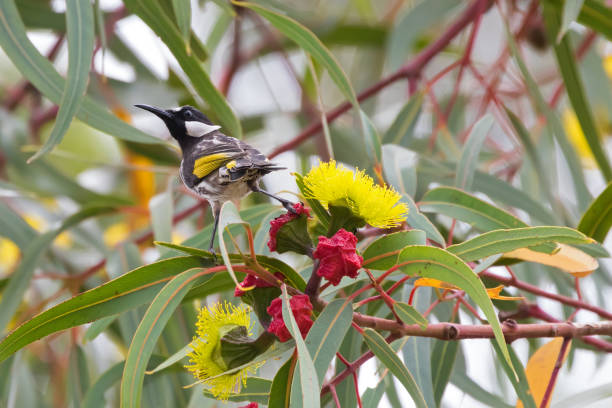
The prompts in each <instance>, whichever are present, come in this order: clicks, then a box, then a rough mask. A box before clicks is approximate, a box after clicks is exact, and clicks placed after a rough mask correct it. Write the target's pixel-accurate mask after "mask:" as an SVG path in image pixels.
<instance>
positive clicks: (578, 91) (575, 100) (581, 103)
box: [542, 0, 612, 182]
mask: <svg viewBox="0 0 612 408" xmlns="http://www.w3.org/2000/svg"><path fill="white" fill-rule="evenodd" d="M566 3H567V2H566ZM542 5H543V11H544V12H543V15H544V21H545V22H546V27H547V29H548V33H549V35H550V38H555V37H554V35H555V34H556V33H557V32H558V31H559V24H560V15H559V13H558V12H557V10H556V9H555V8H554V7H553V6H552V5H551V4H550V0H546V1H543V2H542ZM554 50H555V55H556V56H557V63H558V65H559V71H561V76H562V77H563V82H564V84H565V88H566V90H567V96H568V97H569V100H570V102H571V104H572V107H573V108H574V111H575V112H576V116H577V117H578V121H579V122H580V127H581V128H582V131H583V133H584V137H585V139H586V141H587V143H588V145H589V148H590V149H591V152H592V153H593V157H594V158H595V161H596V162H597V165H598V166H599V170H601V173H602V174H603V176H604V178H605V179H606V181H608V182H609V181H611V180H612V167H610V161H609V160H608V156H607V155H606V152H605V151H604V149H603V145H602V143H601V139H600V134H599V129H598V128H597V125H596V124H595V117H594V116H593V111H592V110H591V104H590V102H589V99H588V98H587V96H586V93H585V91H584V85H583V83H582V78H581V77H580V72H579V71H578V67H577V66H576V61H575V57H574V52H573V50H572V46H571V44H570V39H569V37H567V36H565V37H563V39H562V40H561V41H560V42H559V43H558V44H555V45H554Z"/></svg>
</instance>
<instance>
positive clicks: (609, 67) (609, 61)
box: [603, 54, 612, 79]
mask: <svg viewBox="0 0 612 408" xmlns="http://www.w3.org/2000/svg"><path fill="white" fill-rule="evenodd" d="M603 66H604V70H605V71H606V74H608V77H609V78H610V79H612V54H611V55H607V56H606V57H605V58H604V60H603Z"/></svg>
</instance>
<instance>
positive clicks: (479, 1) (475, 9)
mask: <svg viewBox="0 0 612 408" xmlns="http://www.w3.org/2000/svg"><path fill="white" fill-rule="evenodd" d="M491 4H492V2H490V1H489V0H475V1H473V2H472V4H471V5H470V6H468V7H467V8H466V9H465V11H464V12H463V14H462V15H461V16H460V17H459V18H458V19H457V20H456V21H455V22H454V23H453V24H451V25H450V26H449V27H448V29H447V30H446V31H445V32H444V33H442V35H441V36H440V37H438V39H437V40H435V41H434V42H433V43H431V44H430V45H429V46H428V47H427V48H425V49H424V50H423V51H421V52H420V53H419V54H418V55H417V56H416V57H415V58H414V59H413V60H412V61H411V62H409V63H408V64H406V65H404V66H403V67H402V68H400V69H399V70H398V71H396V72H395V73H393V74H391V75H389V76H387V77H386V78H383V79H381V80H380V81H379V82H377V83H375V84H374V85H372V86H370V87H369V88H367V89H365V90H364V91H363V92H361V93H359V94H358V95H357V100H359V101H360V102H361V101H363V100H365V99H368V98H370V97H371V96H373V95H376V94H377V93H378V92H380V91H381V90H382V89H384V88H386V87H387V86H389V85H391V84H393V83H395V82H396V81H398V80H401V79H409V78H415V77H418V76H419V75H420V73H421V71H422V70H423V68H424V67H425V66H426V65H427V64H428V63H429V62H430V61H431V60H432V59H433V58H434V57H435V56H436V55H438V54H439V53H440V52H441V51H442V50H444V49H445V48H446V46H448V44H449V43H450V42H451V40H452V39H453V38H455V36H456V35H457V34H459V33H460V32H461V31H463V29H464V28H465V27H467V26H468V25H469V24H470V23H471V22H472V21H474V19H475V18H476V17H477V16H478V15H479V14H480V13H481V10H482V7H483V5H484V7H485V10H486V9H488V7H490V6H491ZM351 106H352V105H351V103H350V102H344V103H343V104H341V105H340V106H338V107H336V108H335V109H332V110H331V111H330V112H329V113H327V114H326V118H327V122H328V123H331V122H333V121H334V120H336V119H337V118H338V117H340V115H342V114H343V113H345V112H347V111H348V110H349V109H350V108H351ZM322 128H323V123H322V122H321V121H320V120H317V121H316V122H313V123H311V124H310V125H309V126H308V127H306V129H304V130H303V131H302V132H301V133H300V134H299V135H297V136H296V137H295V138H294V139H292V140H290V141H289V142H287V143H285V144H283V145H281V146H279V147H277V148H276V149H274V150H273V151H272V152H271V153H270V154H269V157H270V158H273V157H275V156H278V155H279V154H281V153H284V152H286V151H289V150H292V149H294V148H296V147H297V146H299V145H300V144H302V143H303V142H304V141H306V140H307V139H308V138H310V137H312V136H314V135H315V134H316V133H318V132H320V131H321V130H322Z"/></svg>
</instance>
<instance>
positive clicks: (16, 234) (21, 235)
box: [0, 202, 36, 252]
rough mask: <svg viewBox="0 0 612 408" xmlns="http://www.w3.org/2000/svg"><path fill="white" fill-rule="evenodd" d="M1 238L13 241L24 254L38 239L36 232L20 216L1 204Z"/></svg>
mask: <svg viewBox="0 0 612 408" xmlns="http://www.w3.org/2000/svg"><path fill="white" fill-rule="evenodd" d="M0 236H4V237H6V238H8V239H10V240H11V241H13V242H14V243H15V245H17V246H18V247H19V249H21V251H22V252H23V251H25V249H26V247H27V246H28V245H29V244H30V243H31V242H32V240H33V239H34V238H35V237H36V231H35V230H34V229H33V228H32V227H30V225H29V224H28V223H27V222H25V221H24V219H23V218H21V216H20V215H19V214H17V213H16V212H15V211H13V210H12V209H11V208H10V207H8V206H7V205H6V204H4V203H3V202H0Z"/></svg>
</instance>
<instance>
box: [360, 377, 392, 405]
mask: <svg viewBox="0 0 612 408" xmlns="http://www.w3.org/2000/svg"><path fill="white" fill-rule="evenodd" d="M385 385H386V384H385V380H384V379H382V380H380V381H379V382H378V384H377V385H376V387H374V388H371V387H370V388H367V389H366V390H365V391H364V393H363V395H362V396H361V403H362V405H363V406H364V407H378V406H380V400H381V399H382V397H383V395H384V393H385Z"/></svg>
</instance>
